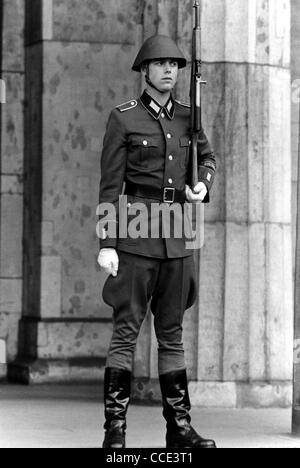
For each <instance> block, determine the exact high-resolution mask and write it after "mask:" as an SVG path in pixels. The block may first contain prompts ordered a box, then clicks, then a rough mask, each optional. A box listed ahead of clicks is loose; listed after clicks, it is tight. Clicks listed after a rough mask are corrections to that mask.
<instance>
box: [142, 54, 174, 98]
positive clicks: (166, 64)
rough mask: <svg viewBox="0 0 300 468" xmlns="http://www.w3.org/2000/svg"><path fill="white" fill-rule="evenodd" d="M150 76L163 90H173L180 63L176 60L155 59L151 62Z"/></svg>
mask: <svg viewBox="0 0 300 468" xmlns="http://www.w3.org/2000/svg"><path fill="white" fill-rule="evenodd" d="M149 77H150V80H151V81H152V83H153V84H154V85H155V86H156V87H157V88H158V89H159V90H160V91H161V92H166V93H167V92H169V91H172V89H173V88H174V86H175V85H176V83H177V78H178V63H177V62H176V61H174V60H171V59H168V60H154V61H152V62H150V64H149Z"/></svg>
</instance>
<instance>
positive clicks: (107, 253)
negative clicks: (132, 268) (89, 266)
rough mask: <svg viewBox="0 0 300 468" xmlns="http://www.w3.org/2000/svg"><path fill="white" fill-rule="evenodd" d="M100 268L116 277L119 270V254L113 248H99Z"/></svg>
mask: <svg viewBox="0 0 300 468" xmlns="http://www.w3.org/2000/svg"><path fill="white" fill-rule="evenodd" d="M98 263H99V265H100V268H101V269H102V270H104V271H105V272H106V273H108V274H109V275H112V276H113V277H116V276H117V275H118V270H119V256H118V254H117V252H116V250H115V249H101V250H100V253H99V256H98Z"/></svg>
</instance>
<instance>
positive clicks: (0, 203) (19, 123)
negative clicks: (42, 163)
mask: <svg viewBox="0 0 300 468" xmlns="http://www.w3.org/2000/svg"><path fill="white" fill-rule="evenodd" d="M1 25H2V28H1V33H2V36H1V38H0V41H1V52H2V53H1V58H0V60H1V64H0V66H1V79H2V80H3V85H2V86H1V89H2V91H3V93H2V95H1V98H2V99H1V102H2V104H0V113H1V116H0V120H1V124H0V129H1V130H0V131H1V137H0V139H1V151H0V173H1V182H0V342H1V350H2V352H1V362H0V379H1V378H5V377H6V365H4V362H5V363H6V362H11V361H13V360H14V359H15V358H16V355H17V349H18V322H19V320H20V317H21V312H22V232H23V154H24V143H23V140H24V139H23V133H24V121H23V101H24V0H3V1H2V2H1Z"/></svg>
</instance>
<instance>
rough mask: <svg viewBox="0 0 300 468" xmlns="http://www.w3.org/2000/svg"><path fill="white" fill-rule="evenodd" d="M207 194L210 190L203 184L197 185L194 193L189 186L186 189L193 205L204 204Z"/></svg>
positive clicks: (188, 198) (187, 196)
mask: <svg viewBox="0 0 300 468" xmlns="http://www.w3.org/2000/svg"><path fill="white" fill-rule="evenodd" d="M207 192H208V190H207V188H206V185H205V184H204V183H203V182H199V184H197V185H196V187H195V188H194V192H193V191H192V190H191V188H190V187H189V186H188V185H186V187H185V193H186V198H187V200H188V201H189V202H191V203H202V202H203V200H204V198H205V197H206V195H207Z"/></svg>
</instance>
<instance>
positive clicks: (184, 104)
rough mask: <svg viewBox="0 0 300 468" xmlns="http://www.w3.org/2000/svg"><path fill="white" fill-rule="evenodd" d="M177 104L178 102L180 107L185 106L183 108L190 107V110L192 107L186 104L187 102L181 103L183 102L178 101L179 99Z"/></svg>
mask: <svg viewBox="0 0 300 468" xmlns="http://www.w3.org/2000/svg"><path fill="white" fill-rule="evenodd" d="M176 102H177V104H180V105H181V106H183V107H188V108H190V107H191V105H190V104H188V103H186V102H181V101H178V100H177V99H176Z"/></svg>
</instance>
